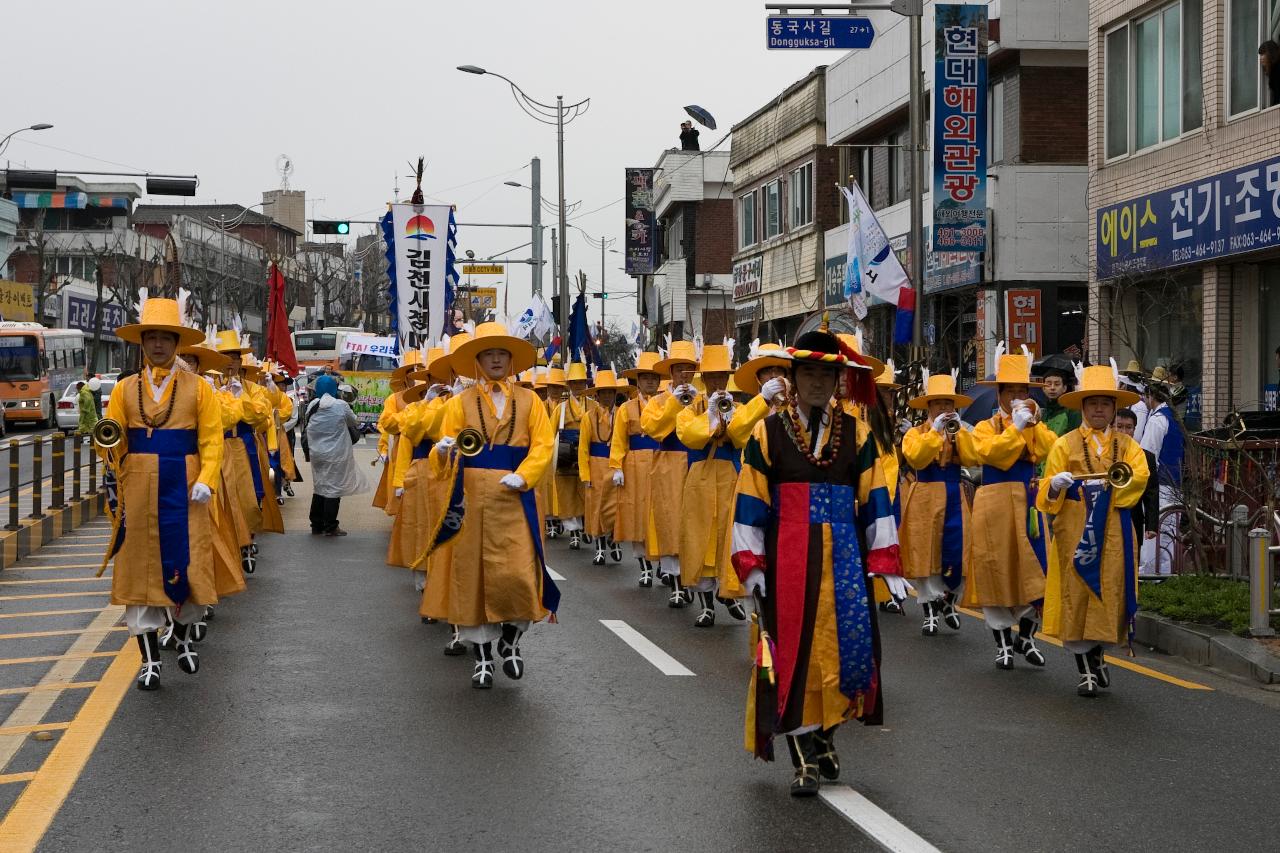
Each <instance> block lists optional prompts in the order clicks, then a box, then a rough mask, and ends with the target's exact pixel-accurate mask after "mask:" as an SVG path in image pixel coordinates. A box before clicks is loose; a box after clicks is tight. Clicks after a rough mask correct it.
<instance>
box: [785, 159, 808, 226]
mask: <svg viewBox="0 0 1280 853" xmlns="http://www.w3.org/2000/svg"><path fill="white" fill-rule="evenodd" d="M787 195H788V197H789V198H790V200H791V224H790V225H789V227H790V228H793V229H794V228H800V227H801V226H804V225H808V224H809V223H810V222H812V221H813V164H812V163H805V164H804V165H803V166H801V167H800V168H799V169H795V170H794V171H792V172H791V181H790V185H789V186H788V187H787Z"/></svg>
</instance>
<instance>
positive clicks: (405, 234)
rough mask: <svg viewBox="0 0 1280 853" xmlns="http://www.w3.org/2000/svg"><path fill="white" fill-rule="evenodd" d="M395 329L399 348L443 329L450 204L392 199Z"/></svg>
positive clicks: (424, 340) (422, 341) (434, 336)
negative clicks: (407, 201)
mask: <svg viewBox="0 0 1280 853" xmlns="http://www.w3.org/2000/svg"><path fill="white" fill-rule="evenodd" d="M391 220H392V228H393V230H394V239H395V270H396V291H395V294H396V319H397V323H396V333H397V335H398V336H399V338H400V349H401V350H402V351H403V350H407V349H413V348H415V347H420V346H422V345H423V344H428V345H429V344H430V343H431V342H434V341H439V340H440V336H441V334H442V333H443V331H444V310H445V282H446V279H447V276H448V274H449V259H448V254H449V240H450V239H451V236H452V235H451V234H450V228H449V208H448V207H447V206H446V205H425V206H424V205H413V204H393V205H392V206H391Z"/></svg>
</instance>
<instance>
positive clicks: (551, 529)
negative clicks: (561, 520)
mask: <svg viewBox="0 0 1280 853" xmlns="http://www.w3.org/2000/svg"><path fill="white" fill-rule="evenodd" d="M544 533H546V536H547V538H548V539H555V538H556V523H555V522H554V521H552V520H551V519H549V518H548V519H547V529H546V530H545V531H544Z"/></svg>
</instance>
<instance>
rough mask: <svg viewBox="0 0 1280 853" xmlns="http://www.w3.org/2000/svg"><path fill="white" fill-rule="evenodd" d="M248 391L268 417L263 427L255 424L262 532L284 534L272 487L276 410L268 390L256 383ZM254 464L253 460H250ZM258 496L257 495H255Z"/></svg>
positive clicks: (247, 388) (275, 449)
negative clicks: (261, 492) (260, 483)
mask: <svg viewBox="0 0 1280 853" xmlns="http://www.w3.org/2000/svg"><path fill="white" fill-rule="evenodd" d="M245 388H246V390H250V389H251V390H252V393H253V394H255V395H257V396H258V398H259V399H260V400H261V401H262V404H264V405H265V407H266V412H267V415H266V417H265V418H264V419H263V420H262V421H261V426H259V425H257V424H255V425H254V432H255V433H256V434H257V441H256V444H257V446H258V475H259V476H260V477H261V478H262V488H263V495H262V531H263V532H264V533H284V518H283V517H282V516H281V515H280V505H279V504H278V503H276V495H275V489H274V488H273V487H272V485H271V482H272V481H271V458H270V454H272V453H274V452H276V451H277V450H279V449H280V448H279V445H278V443H277V436H276V422H275V418H276V408H275V404H274V403H272V402H271V395H270V394H269V393H268V392H267V389H266V388H265V387H264V386H262V385H259V384H257V383H256V382H246V383H245ZM250 462H251V463H252V460H250ZM255 496H256V493H255Z"/></svg>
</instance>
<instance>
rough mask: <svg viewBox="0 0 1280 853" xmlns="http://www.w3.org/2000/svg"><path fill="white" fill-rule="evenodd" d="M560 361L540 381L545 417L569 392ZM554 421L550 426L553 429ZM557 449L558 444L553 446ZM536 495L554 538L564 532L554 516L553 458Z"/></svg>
mask: <svg viewBox="0 0 1280 853" xmlns="http://www.w3.org/2000/svg"><path fill="white" fill-rule="evenodd" d="M559 365H560V362H559V361H558V360H557V361H556V362H555V363H554V364H553V365H551V366H550V367H547V368H546V369H545V372H544V374H543V377H542V379H541V381H540V384H541V387H542V389H543V391H544V392H545V394H546V396H545V397H544V398H543V399H542V404H543V406H544V407H545V408H546V410H547V419H548V420H551V419H552V418H553V417H554V415H555V413H556V410H557V409H558V408H559V406H560V404H561V403H562V402H564V399H565V397H566V396H567V394H568V392H569V386H568V385H566V384H565V376H564V369H563V368H561V367H560V366H559ZM555 427H556V424H555V422H554V421H552V423H551V428H552V429H555ZM554 449H555V450H558V449H559V445H557V446H556V448H554ZM534 491H535V492H536V494H537V496H538V506H539V507H541V509H542V512H543V513H544V514H545V516H546V535H547V538H548V539H555V538H556V537H558V536H561V535H563V534H564V532H565V527H564V524H563V522H561V521H560V519H559V518H557V517H556V512H555V505H556V466H555V460H554V459H553V460H552V464H550V465H548V466H547V471H546V473H545V474H544V475H543V477H542V482H540V483H538V485H537V486H536V487H535V488H534Z"/></svg>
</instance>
